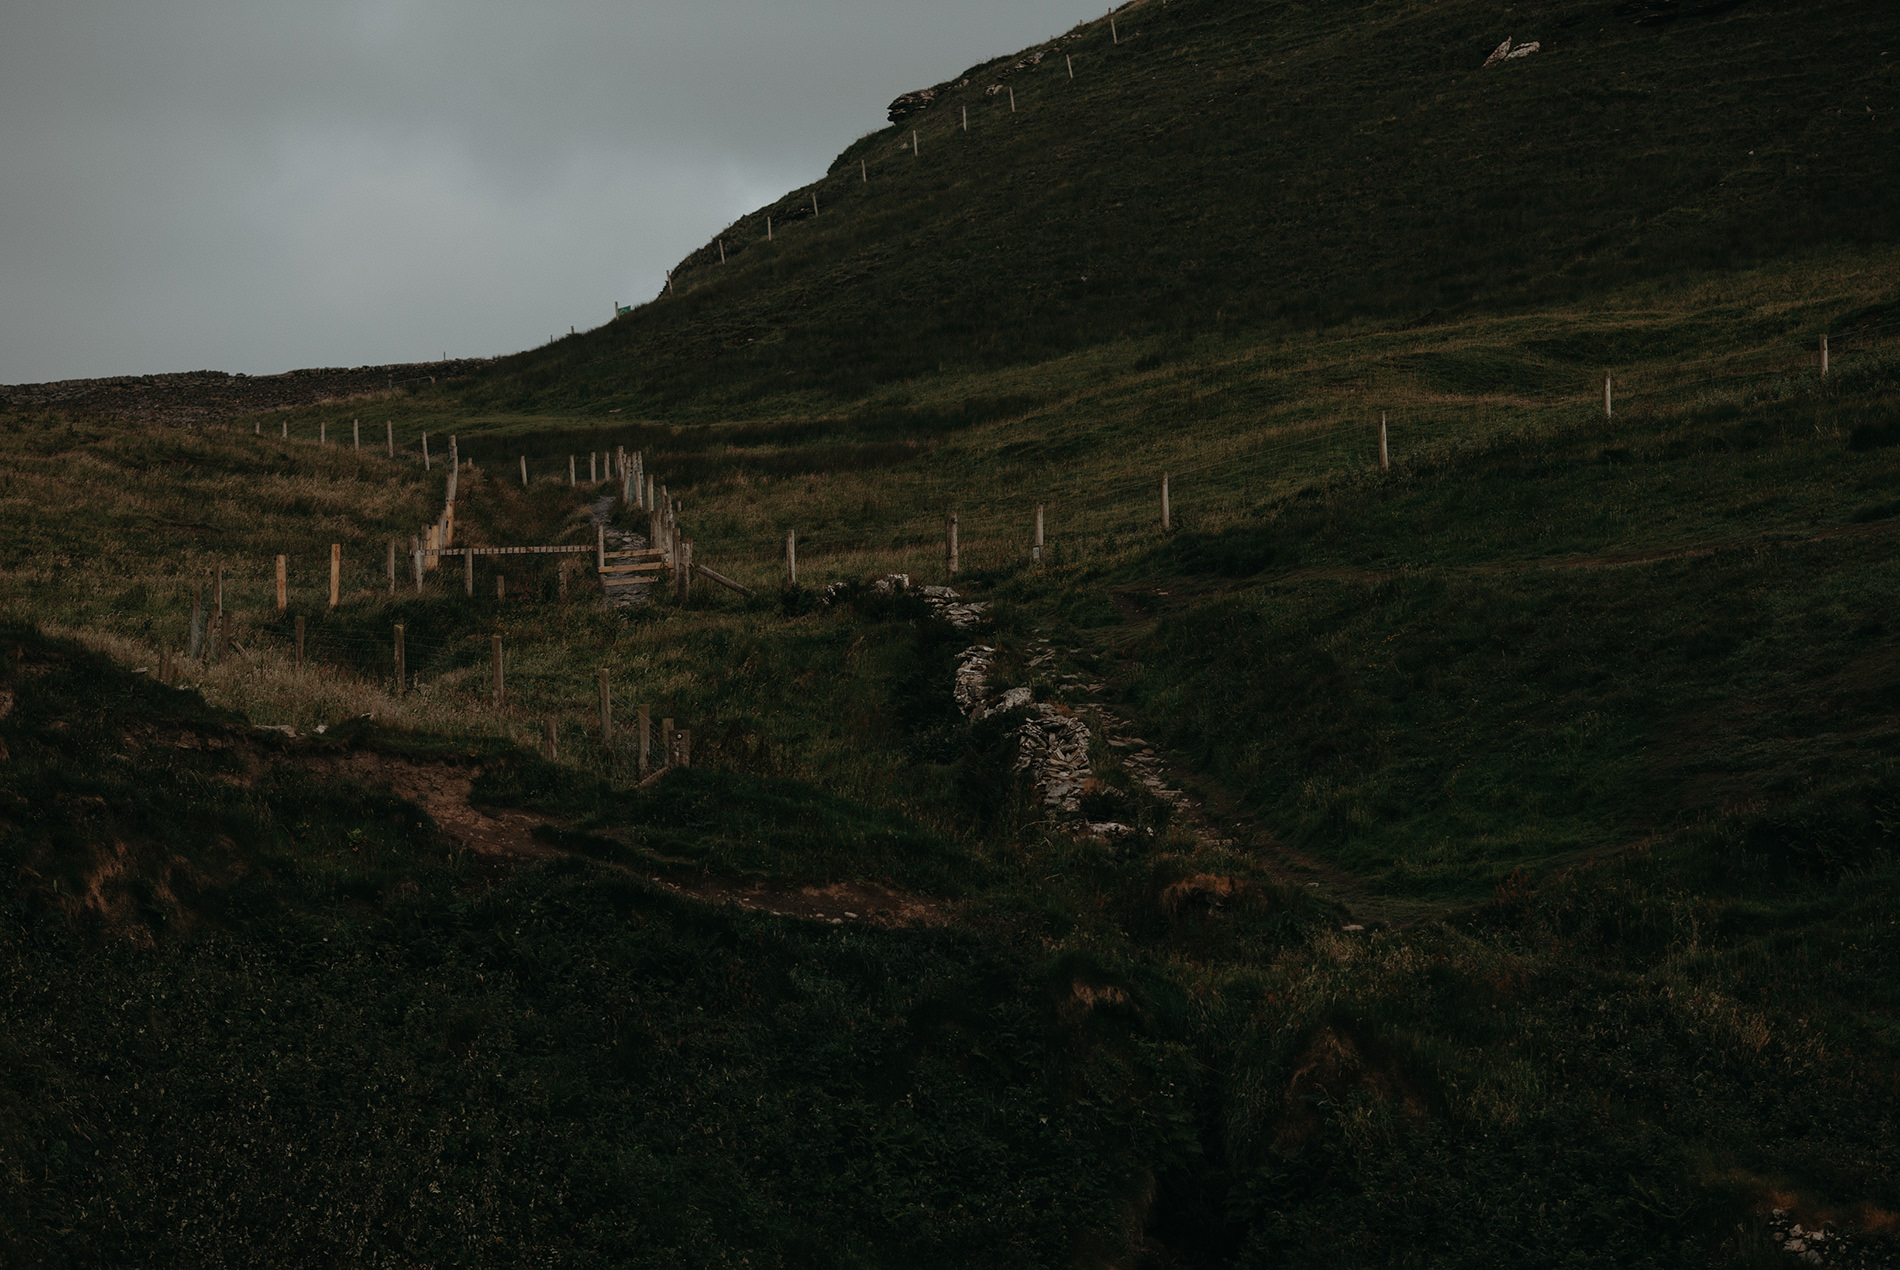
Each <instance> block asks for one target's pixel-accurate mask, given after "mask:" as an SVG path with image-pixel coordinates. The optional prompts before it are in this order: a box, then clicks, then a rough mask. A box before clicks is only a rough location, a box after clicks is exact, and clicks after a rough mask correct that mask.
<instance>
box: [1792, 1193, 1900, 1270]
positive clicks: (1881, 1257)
mask: <svg viewBox="0 0 1900 1270" xmlns="http://www.w3.org/2000/svg"><path fill="white" fill-rule="evenodd" d="M1768 1234H1769V1237H1770V1238H1771V1239H1773V1240H1774V1241H1775V1242H1776V1243H1777V1244H1779V1245H1780V1246H1781V1250H1782V1251H1783V1252H1785V1253H1787V1254H1788V1255H1789V1256H1790V1257H1792V1258H1794V1259H1795V1260H1797V1261H1801V1262H1805V1263H1806V1264H1808V1265H1811V1266H1840V1267H1852V1268H1853V1270H1859V1268H1860V1267H1875V1266H1892V1265H1893V1264H1894V1259H1893V1253H1892V1250H1891V1249H1885V1250H1883V1249H1880V1248H1877V1247H1875V1246H1874V1244H1873V1242H1872V1241H1863V1240H1857V1239H1855V1238H1853V1237H1852V1236H1850V1235H1844V1234H1842V1233H1841V1232H1840V1231H1838V1230H1835V1229H1834V1228H1833V1227H1832V1226H1830V1225H1829V1224H1827V1223H1826V1222H1823V1223H1821V1224H1820V1225H1819V1226H1816V1227H1814V1228H1808V1227H1806V1226H1803V1225H1802V1224H1801V1223H1800V1222H1798V1221H1795V1220H1794V1218H1793V1217H1792V1216H1791V1215H1790V1214H1789V1212H1788V1210H1787V1209H1785V1208H1777V1209H1775V1210H1774V1211H1773V1212H1772V1213H1771V1214H1770V1215H1769V1219H1768Z"/></svg>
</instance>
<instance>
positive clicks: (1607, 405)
mask: <svg viewBox="0 0 1900 1270" xmlns="http://www.w3.org/2000/svg"><path fill="white" fill-rule="evenodd" d="M1603 417H1604V418H1605V419H1614V418H1615V417H1616V413H1615V410H1614V408H1613V407H1612V405H1611V402H1610V375H1609V372H1608V371H1605V372H1604V374H1603Z"/></svg>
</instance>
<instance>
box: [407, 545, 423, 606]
mask: <svg viewBox="0 0 1900 1270" xmlns="http://www.w3.org/2000/svg"><path fill="white" fill-rule="evenodd" d="M409 557H410V559H411V560H413V561H415V565H416V594H417V595H421V594H422V539H421V537H420V536H419V535H416V534H410V535H409Z"/></svg>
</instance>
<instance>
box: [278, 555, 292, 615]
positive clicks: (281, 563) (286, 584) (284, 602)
mask: <svg viewBox="0 0 1900 1270" xmlns="http://www.w3.org/2000/svg"><path fill="white" fill-rule="evenodd" d="M286 563H287V562H286V561H285V559H284V557H282V556H279V557H277V611H278V612H279V613H282V612H283V611H284V610H285V609H286V608H288V607H289V606H290V578H289V577H288V576H287V575H288V573H289V570H288V569H287V568H286Z"/></svg>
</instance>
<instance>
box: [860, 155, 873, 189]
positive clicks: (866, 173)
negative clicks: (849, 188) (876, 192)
mask: <svg viewBox="0 0 1900 1270" xmlns="http://www.w3.org/2000/svg"><path fill="white" fill-rule="evenodd" d="M870 183H871V169H869V168H867V167H865V166H864V160H863V159H859V160H858V184H860V185H869V184H870Z"/></svg>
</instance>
